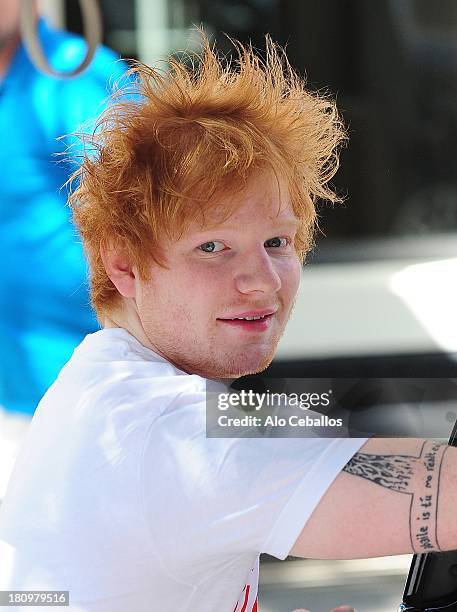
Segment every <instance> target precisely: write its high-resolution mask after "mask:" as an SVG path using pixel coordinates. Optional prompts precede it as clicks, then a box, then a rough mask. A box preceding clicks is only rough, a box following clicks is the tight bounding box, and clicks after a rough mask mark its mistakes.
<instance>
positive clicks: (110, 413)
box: [0, 38, 457, 612]
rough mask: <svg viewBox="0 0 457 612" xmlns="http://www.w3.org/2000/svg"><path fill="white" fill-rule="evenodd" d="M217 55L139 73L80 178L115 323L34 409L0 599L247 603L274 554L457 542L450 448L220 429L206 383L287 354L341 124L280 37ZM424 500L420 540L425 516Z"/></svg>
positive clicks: (96, 609)
mask: <svg viewBox="0 0 457 612" xmlns="http://www.w3.org/2000/svg"><path fill="white" fill-rule="evenodd" d="M203 42H204V44H203V50H202V52H201V53H200V55H199V56H198V57H197V61H196V62H194V63H193V65H192V66H190V67H189V66H186V65H185V64H184V63H180V62H179V61H177V60H176V59H173V58H171V59H170V62H169V63H170V70H169V71H168V72H166V73H161V72H160V71H159V70H155V69H152V68H148V67H147V66H144V65H142V64H137V65H136V66H135V67H134V69H133V73H134V74H135V76H136V81H135V83H134V85H133V92H134V93H135V94H136V95H135V96H133V97H131V96H129V95H128V91H124V92H122V95H119V96H118V98H117V100H114V103H113V105H112V106H111V107H110V108H109V109H108V110H107V111H106V113H104V114H103V115H102V117H101V118H100V121H99V123H98V128H97V131H96V132H95V134H94V136H93V138H91V139H89V142H88V143H87V144H88V147H87V154H86V156H85V159H84V160H83V163H82V165H81V166H80V168H79V169H78V170H77V171H76V173H75V175H74V177H73V179H74V184H75V185H76V188H75V189H74V190H73V192H72V194H71V196H70V204H71V207H72V210H73V218H74V222H75V224H76V226H77V228H78V230H79V232H80V235H81V238H82V242H83V245H84V248H85V252H86V255H87V258H88V262H89V267H90V282H91V296H92V304H93V307H94V309H95V311H96V313H97V316H98V319H99V321H100V323H101V325H102V327H103V328H102V329H101V330H100V331H98V332H96V333H94V334H91V335H89V336H87V337H86V338H85V340H84V341H83V342H82V343H81V345H80V346H79V347H78V348H77V349H76V351H75V352H74V354H73V356H72V358H71V360H70V361H69V362H68V363H67V364H66V366H65V367H64V368H63V370H62V371H61V373H60V375H59V377H58V379H57V380H56V382H55V383H54V385H53V386H52V387H51V388H50V390H49V391H48V392H47V394H46V395H45V396H44V398H43V400H42V401H41V403H40V405H39V407H38V409H37V411H36V413H35V416H34V418H33V421H32V425H31V429H30V433H29V435H28V437H27V440H26V444H25V445H24V448H23V450H22V453H21V455H20V457H19V459H18V462H17V465H16V468H15V471H14V473H13V476H12V479H11V483H10V487H9V489H8V492H7V496H6V499H5V502H4V505H3V507H2V509H1V511H0V551H1V552H2V553H3V555H4V556H3V559H5V558H6V559H7V563H6V565H4V566H3V568H2V569H0V588H2V589H6V588H10V589H11V588H14V589H63V588H67V589H69V590H70V608H71V606H72V605H73V606H74V609H75V610H76V609H77V610H85V611H90V612H102V611H106V612H108V611H109V612H118V611H119V612H120V611H121V610H122V611H124V610H127V609H128V610H136V611H137V612H143V611H144V612H146V610H157V611H159V610H160V611H170V612H171V611H173V612H175V611H176V610H180V611H189V612H190V611H194V610H195V611H198V612H214V611H217V612H222V611H226V612H252V611H255V610H257V585H258V571H259V556H260V554H261V553H268V554H270V555H273V556H275V557H277V558H278V559H285V558H286V557H287V556H288V555H294V556H298V557H310V558H313V557H314V558H336V559H338V558H355V557H366V556H377V555H386V554H400V553H407V552H411V551H412V550H416V551H420V550H421V549H422V548H423V547H428V548H429V549H433V550H439V549H440V548H442V549H449V548H452V547H457V528H456V527H457V525H456V522H455V520H454V519H453V507H454V506H453V504H454V501H455V500H454V497H455V495H454V494H453V493H452V491H453V490H455V487H453V486H452V483H453V482H454V481H455V479H456V478H457V470H456V469H455V467H453V466H455V465H457V461H456V457H455V454H456V453H457V451H456V450H455V449H451V448H448V447H447V446H446V445H444V446H443V445H440V444H437V443H433V442H430V441H426V440H376V439H372V440H368V441H367V440H366V438H356V439H347V438H346V439H345V438H322V437H319V436H318V435H316V433H315V432H313V431H311V432H310V435H308V436H307V437H302V438H299V437H294V438H290V439H287V438H261V437H252V438H249V437H240V438H221V437H220V438H217V437H211V436H207V432H206V415H207V413H206V410H207V404H206V390H207V383H208V382H213V383H214V384H215V385H216V386H217V385H220V387H221V388H222V387H224V383H223V382H222V379H223V380H225V379H235V378H237V377H240V376H242V375H245V374H250V373H255V372H260V371H262V370H264V369H265V368H266V367H267V366H268V364H269V363H270V362H271V360H272V358H273V356H274V353H275V350H276V346H277V344H278V341H279V339H280V337H281V335H282V333H283V331H284V329H285V326H286V324H287V321H288V319H289V317H290V315H291V312H292V308H293V304H294V300H295V296H296V294H297V290H298V286H299V281H300V274H301V265H302V262H303V259H304V256H305V254H306V252H307V251H308V250H309V248H310V246H311V244H312V235H313V227H314V224H315V217H316V213H315V209H314V202H315V200H316V199H317V198H319V197H321V198H327V199H332V200H335V199H336V197H335V194H334V193H333V192H332V191H331V189H330V188H329V187H328V181H329V179H330V178H331V177H332V176H333V174H334V173H335V171H336V169H337V151H338V146H339V145H340V144H341V142H342V140H343V138H344V131H343V128H342V125H341V121H340V119H339V116H338V113H337V111H336V108H335V105H334V103H333V102H331V101H329V100H328V99H326V98H324V97H322V96H320V95H318V94H314V93H311V92H309V91H307V90H306V89H305V87H304V84H303V83H302V81H301V80H300V78H299V77H298V76H297V75H296V74H295V73H294V72H293V70H292V69H291V67H290V66H289V64H288V62H287V60H286V58H285V56H284V55H283V54H281V52H280V50H279V49H278V48H277V47H276V46H275V45H274V44H273V43H272V42H271V41H270V40H269V39H268V38H267V54H266V60H265V61H264V62H263V61H261V60H260V59H259V58H258V57H257V56H256V55H255V54H254V53H253V51H252V49H251V48H246V47H243V46H242V45H240V44H238V45H237V49H238V61H237V63H236V65H233V64H229V65H225V66H224V65H223V63H222V61H221V60H220V59H219V58H218V56H217V54H216V52H215V51H214V49H213V48H211V46H210V45H209V43H208V41H207V40H206V39H205V38H204V41H203ZM124 94H125V95H124ZM138 94H139V95H138ZM303 324H304V325H305V324H307V322H306V321H304V322H303ZM224 388H225V387H224ZM362 447H363V448H362ZM425 455H426V456H427V457H428V458H430V457H433V467H432V469H431V472H428V473H427V474H426V476H427V478H425V473H424V468H423V462H422V460H421V458H422V457H423V456H425ZM428 465H432V464H431V463H430V460H429V459H428ZM430 483H431V484H430ZM430 487H431V490H432V492H433V494H431V497H432V498H433V499H432V500H431V502H430V512H429V514H430V517H429V519H430V523H429V526H428V529H429V531H428V533H429V538H428V543H427V542H426V540H425V539H424V537H421V533H419V532H418V527H417V525H416V524H415V523H414V521H413V518H414V517H412V514H411V512H412V511H413V510H414V511H416V510H417V504H418V503H419V500H420V499H421V498H422V496H423V495H424V494H425V493H426V492H427V491H428V490H430ZM438 490H439V491H440V498H439V499H440V507H439V509H440V512H439V513H438ZM422 536H423V534H422ZM5 568H6V569H5ZM342 610H345V608H342ZM346 610H347V607H346Z"/></svg>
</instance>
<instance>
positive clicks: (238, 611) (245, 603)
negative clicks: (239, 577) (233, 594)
mask: <svg viewBox="0 0 457 612" xmlns="http://www.w3.org/2000/svg"><path fill="white" fill-rule="evenodd" d="M250 590H251V587H250V585H249V584H245V585H244V589H243V591H242V593H244V601H243V604H242V607H241V608H238V606H239V605H240V602H238V603H237V604H236V606H235V607H234V608H233V612H257V603H258V600H257V597H256V598H255V602H254V604H253V606H252V608H251V609H250V610H248V608H247V606H248V601H249V591H250Z"/></svg>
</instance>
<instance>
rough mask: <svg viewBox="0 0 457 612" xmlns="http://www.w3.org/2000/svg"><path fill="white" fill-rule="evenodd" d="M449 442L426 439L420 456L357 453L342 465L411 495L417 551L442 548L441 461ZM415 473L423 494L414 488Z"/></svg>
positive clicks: (414, 540)
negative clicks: (439, 522)
mask: <svg viewBox="0 0 457 612" xmlns="http://www.w3.org/2000/svg"><path fill="white" fill-rule="evenodd" d="M447 448H448V445H447V444H443V443H442V442H436V441H433V440H427V441H425V442H424V443H423V445H422V448H421V451H420V453H419V455H418V456H414V455H375V454H367V453H356V454H355V455H354V456H353V457H352V459H351V460H350V461H349V462H348V463H347V464H346V465H345V467H344V468H343V469H344V471H345V472H347V473H348V474H353V475H354V476H359V477H360V478H364V479H366V480H370V481H371V482H373V483H375V484H377V485H380V486H381V487H385V488H387V489H390V490H391V491H396V492H398V493H405V494H407V495H409V496H410V497H411V502H410V513H409V525H410V538H411V546H412V549H413V550H414V552H416V553H423V552H429V551H431V550H441V549H440V547H439V543H438V537H437V515H438V495H439V486H440V475H441V464H442V461H443V457H444V453H445V452H446V450H447ZM413 475H414V476H415V477H418V480H419V482H420V483H421V484H422V487H421V492H420V494H417V491H416V492H414V491H412V490H411V480H412V477H413Z"/></svg>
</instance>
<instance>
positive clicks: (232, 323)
mask: <svg viewBox="0 0 457 612" xmlns="http://www.w3.org/2000/svg"><path fill="white" fill-rule="evenodd" d="M273 315H274V313H271V314H268V315H263V316H257V317H239V318H236V319H217V320H218V321H220V322H221V323H225V324H226V325H228V326H229V327H235V328H239V329H244V330H252V331H265V330H266V329H268V328H269V327H270V323H271V320H272V319H273Z"/></svg>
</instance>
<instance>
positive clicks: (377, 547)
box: [291, 438, 457, 559]
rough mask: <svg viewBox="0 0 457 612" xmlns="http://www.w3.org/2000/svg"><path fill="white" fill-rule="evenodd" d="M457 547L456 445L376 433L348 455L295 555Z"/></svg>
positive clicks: (354, 555) (372, 553) (371, 554)
mask: <svg viewBox="0 0 457 612" xmlns="http://www.w3.org/2000/svg"><path fill="white" fill-rule="evenodd" d="M452 549H457V449H456V448H453V447H449V446H448V445H447V444H446V443H444V442H442V441H435V440H423V439H408V438H399V439H383V438H373V439H371V440H369V441H368V442H367V443H366V444H365V445H364V446H363V447H362V448H361V449H360V451H359V452H358V453H356V454H355V455H354V457H353V458H352V459H351V460H350V461H349V462H348V464H347V465H346V466H345V468H344V469H343V471H342V472H341V473H340V475H339V476H338V477H337V478H336V480H335V482H334V483H333V484H332V486H331V487H330V488H329V490H328V491H327V492H326V494H325V495H324V497H323V498H322V500H321V502H320V503H319V505H318V507H317V508H316V510H315V511H314V513H313V514H312V516H311V517H310V519H309V521H308V522H307V524H306V525H305V527H304V529H303V531H302V534H301V535H300V537H299V539H298V540H297V543H296V544H295V546H294V547H293V549H292V551H291V554H292V555H294V554H295V555H297V556H304V557H306V556H308V557H314V558H324V559H325V558H333V559H350V558H363V557H375V556H381V555H395V554H404V553H411V552H418V553H422V552H434V551H440V550H452Z"/></svg>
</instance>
